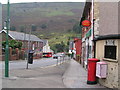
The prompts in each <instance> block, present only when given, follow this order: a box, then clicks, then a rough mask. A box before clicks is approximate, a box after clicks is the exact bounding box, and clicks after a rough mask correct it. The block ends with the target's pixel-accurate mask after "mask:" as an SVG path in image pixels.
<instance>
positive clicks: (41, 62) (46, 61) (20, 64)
mask: <svg viewBox="0 0 120 90" xmlns="http://www.w3.org/2000/svg"><path fill="white" fill-rule="evenodd" d="M65 60H68V57H65ZM65 60H63V58H59V59H58V60H57V59H53V58H42V59H36V60H33V64H29V68H36V67H41V68H43V67H46V66H52V65H57V64H58V63H61V62H63V61H65ZM26 66H27V60H20V61H19V60H18V61H9V69H25V68H26ZM4 68H5V63H4V61H2V62H0V69H4Z"/></svg>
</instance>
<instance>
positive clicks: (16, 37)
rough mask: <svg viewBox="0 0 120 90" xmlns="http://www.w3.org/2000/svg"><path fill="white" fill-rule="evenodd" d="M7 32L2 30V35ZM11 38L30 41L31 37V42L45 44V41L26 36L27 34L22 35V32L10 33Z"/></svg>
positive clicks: (33, 36)
mask: <svg viewBox="0 0 120 90" xmlns="http://www.w3.org/2000/svg"><path fill="white" fill-rule="evenodd" d="M2 32H5V33H6V30H2V31H1V32H0V33H2ZM9 36H10V37H11V38H12V39H14V40H26V41H29V37H30V41H39V42H43V40H41V39H40V38H38V37H37V36H35V35H32V34H31V35H29V34H25V33H21V32H16V31H9Z"/></svg>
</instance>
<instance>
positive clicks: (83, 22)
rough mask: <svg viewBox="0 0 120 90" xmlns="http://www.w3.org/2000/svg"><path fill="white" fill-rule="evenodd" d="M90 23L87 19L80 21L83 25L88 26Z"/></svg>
mask: <svg viewBox="0 0 120 90" xmlns="http://www.w3.org/2000/svg"><path fill="white" fill-rule="evenodd" d="M90 25H91V22H90V21H89V20H84V21H82V26H83V27H89V26H90Z"/></svg>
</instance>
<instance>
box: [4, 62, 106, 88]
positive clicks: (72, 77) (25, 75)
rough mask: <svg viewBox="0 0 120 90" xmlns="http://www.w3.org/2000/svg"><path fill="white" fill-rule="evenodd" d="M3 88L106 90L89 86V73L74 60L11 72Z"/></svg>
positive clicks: (97, 85)
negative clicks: (90, 89)
mask: <svg viewBox="0 0 120 90" xmlns="http://www.w3.org/2000/svg"><path fill="white" fill-rule="evenodd" d="M2 86H3V88H106V87H103V86H101V85H100V84H95V85H88V84H87V71H86V70H85V69H84V68H83V67H82V65H81V64H79V63H78V62H76V61H74V60H66V62H64V63H63V64H60V65H54V66H51V67H50V66H49V67H46V68H39V67H36V68H30V69H28V70H27V69H18V70H16V69H14V70H10V77H9V78H4V77H3V78H2Z"/></svg>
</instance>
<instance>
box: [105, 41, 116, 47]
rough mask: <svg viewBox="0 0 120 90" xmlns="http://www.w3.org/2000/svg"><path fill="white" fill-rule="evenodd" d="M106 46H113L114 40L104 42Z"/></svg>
mask: <svg viewBox="0 0 120 90" xmlns="http://www.w3.org/2000/svg"><path fill="white" fill-rule="evenodd" d="M106 45H110V46H115V40H106Z"/></svg>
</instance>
